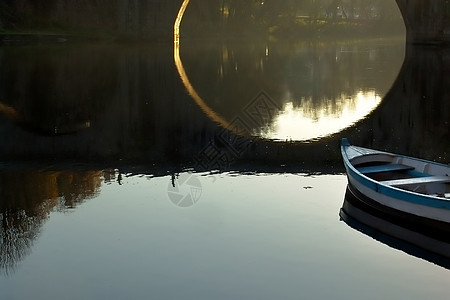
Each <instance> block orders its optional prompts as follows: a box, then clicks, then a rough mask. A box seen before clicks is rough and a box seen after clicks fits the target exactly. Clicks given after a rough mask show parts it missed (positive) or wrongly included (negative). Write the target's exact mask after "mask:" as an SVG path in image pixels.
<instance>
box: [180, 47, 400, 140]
mask: <svg viewBox="0 0 450 300" xmlns="http://www.w3.org/2000/svg"><path fill="white" fill-rule="evenodd" d="M268 49H269V50H268ZM182 50H183V51H182ZM403 58H404V45H403V44H401V43H396V42H395V43H391V44H390V45H389V46H386V44H384V43H373V44H370V45H367V44H366V43H359V42H356V41H355V42H354V43H353V44H337V43H334V42H333V43H331V42H330V43H320V44H314V43H313V44H308V43H306V44H305V43H302V44H299V45H295V46H286V45H285V44H283V43H282V42H277V43H268V42H264V43H258V42H255V43H251V42H244V43H239V44H236V43H231V42H230V43H228V42H223V44H221V45H211V44H210V43H208V44H204V45H201V46H199V45H198V44H197V45H193V44H190V43H189V40H187V41H183V47H182V46H181V43H180V44H176V47H175V64H176V66H177V69H178V72H179V75H180V77H181V78H182V81H183V83H184V85H185V87H186V89H187V90H188V92H189V93H190V95H191V97H192V98H193V99H194V101H195V102H196V103H197V104H198V105H199V106H200V107H201V108H202V109H203V111H204V112H205V113H206V114H207V115H208V116H209V117H210V118H211V119H213V120H214V121H216V122H217V123H219V124H220V125H222V126H224V127H226V128H227V127H228V126H229V124H230V123H232V121H233V120H234V119H235V118H236V117H238V116H241V115H242V113H243V112H244V111H245V110H246V108H247V107H248V105H249V103H251V101H252V99H254V98H255V95H258V94H259V93H261V91H264V92H265V93H266V95H268V96H269V97H270V100H271V102H273V104H274V106H276V107H279V108H281V109H280V111H279V112H278V113H277V114H274V115H273V116H271V119H270V120H267V122H266V123H264V124H261V123H259V124H254V123H253V124H250V123H248V124H246V125H247V127H249V133H250V134H252V135H254V136H258V137H262V138H266V139H277V140H286V139H287V140H297V141H298V140H300V141H305V140H312V139H318V138H322V137H326V136H329V135H331V134H334V133H336V132H339V131H340V130H342V129H344V128H346V127H349V126H351V125H352V124H354V123H356V122H357V121H359V120H361V119H363V118H364V117H366V116H367V115H368V114H369V113H371V112H372V111H373V110H374V109H375V108H376V107H377V106H378V105H379V104H380V103H381V100H382V98H383V97H384V95H385V94H386V93H387V92H388V90H389V88H390V86H391V85H392V83H393V82H394V80H395V78H396V77H397V75H398V72H399V70H400V68H401V65H402V62H403Z"/></svg>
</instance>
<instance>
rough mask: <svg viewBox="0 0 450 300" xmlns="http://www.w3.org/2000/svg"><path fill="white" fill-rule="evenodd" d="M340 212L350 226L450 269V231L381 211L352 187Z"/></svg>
mask: <svg viewBox="0 0 450 300" xmlns="http://www.w3.org/2000/svg"><path fill="white" fill-rule="evenodd" d="M339 216H340V219H341V221H343V222H344V223H346V224H347V225H348V226H350V227H351V228H353V229H355V230H357V231H359V232H361V233H362V234H365V235H367V236H369V237H371V238H373V239H374V240H377V241H379V242H381V243H383V244H385V245H387V246H389V247H391V248H394V249H397V250H400V251H403V252H405V253H407V254H409V255H413V256H415V257H418V258H421V259H424V260H426V261H429V262H432V263H434V264H437V265H439V266H441V267H444V268H446V269H450V236H448V235H440V236H439V235H437V234H431V235H430V234H429V232H427V231H425V230H424V228H423V227H419V226H414V224H412V223H408V222H402V221H399V220H398V219H397V218H393V217H389V216H387V215H384V214H381V213H379V212H378V211H376V210H374V209H372V208H371V207H370V206H368V205H366V204H365V203H364V201H361V200H360V199H359V198H356V197H355V196H354V195H353V193H352V192H350V190H349V189H347V191H346V193H345V198H344V203H343V204H342V208H341V210H340V212H339ZM433 233H435V232H434V231H433Z"/></svg>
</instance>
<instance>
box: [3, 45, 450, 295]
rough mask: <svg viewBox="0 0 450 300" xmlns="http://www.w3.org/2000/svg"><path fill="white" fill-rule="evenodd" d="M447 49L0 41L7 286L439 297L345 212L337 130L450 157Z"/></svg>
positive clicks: (440, 283)
mask: <svg viewBox="0 0 450 300" xmlns="http://www.w3.org/2000/svg"><path fill="white" fill-rule="evenodd" d="M449 61H450V59H448V53H447V51H445V50H442V49H430V48H422V47H405V46H404V43H403V41H402V40H400V41H396V40H367V41H346V42H336V41H307V42H300V43H283V42H273V41H271V42H265V41H264V42H246V43H227V42H223V41H222V42H220V43H213V44H211V43H208V44H201V45H199V44H195V45H194V44H189V43H188V44H186V43H183V42H181V43H180V44H179V47H174V46H173V45H159V46H155V45H153V46H149V45H132V46H130V45H109V44H107V45H105V44H71V43H66V44H56V45H54V44H42V45H9V46H2V47H0V140H1V143H0V155H1V156H0V197H1V198H0V220H1V231H0V238H1V245H0V255H1V256H0V298H1V299H29V298H33V299H56V298H63V299H83V298H84V299H123V298H127V299H143V298H154V299H175V298H184V299H278V298H281V299H298V298H315V299H316V298H317V299H330V298H333V299H361V298H365V299H380V298H382V299H423V298H429V299H447V297H448V292H450V288H449V286H450V276H448V274H449V273H448V269H446V268H445V267H443V266H442V265H443V264H441V265H440V264H439V261H435V262H434V263H431V262H429V261H427V260H425V259H422V258H419V257H418V256H416V255H414V254H413V253H411V254H407V253H406V252H405V251H402V250H400V249H397V248H395V247H392V245H391V246H389V245H387V244H385V243H383V242H380V241H378V240H377V239H375V238H373V237H370V236H368V235H366V234H363V233H361V232H360V231H358V230H355V229H354V228H352V227H350V226H348V225H347V224H346V223H345V222H343V221H341V220H340V218H339V210H340V208H341V206H342V204H343V202H344V196H345V191H346V185H347V181H346V177H345V175H344V174H343V171H344V170H343V167H342V163H341V158H340V154H339V149H338V144H339V140H340V138H341V137H344V136H345V137H349V138H350V140H351V141H352V142H354V143H355V144H360V145H362V146H370V147H375V148H378V149H385V150H388V151H395V152H400V153H404V154H409V155H415V156H419V157H423V158H427V159H432V160H436V161H440V162H443V163H449V162H450V157H449V155H448V149H449V146H450V145H449V143H450V142H449V141H450V135H449V130H448V128H449V117H448V116H449V114H448V111H449V104H448V101H444V99H448V96H449V95H448V89H447V86H448V84H449V82H447V81H448V76H445V75H446V70H448V67H450V66H447V64H448V62H449Z"/></svg>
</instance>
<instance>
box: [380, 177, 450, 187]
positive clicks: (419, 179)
mask: <svg viewBox="0 0 450 300" xmlns="http://www.w3.org/2000/svg"><path fill="white" fill-rule="evenodd" d="M439 182H442V183H445V182H450V176H426V177H415V178H406V179H394V180H386V181H380V183H382V184H386V185H390V186H402V185H411V184H424V183H439Z"/></svg>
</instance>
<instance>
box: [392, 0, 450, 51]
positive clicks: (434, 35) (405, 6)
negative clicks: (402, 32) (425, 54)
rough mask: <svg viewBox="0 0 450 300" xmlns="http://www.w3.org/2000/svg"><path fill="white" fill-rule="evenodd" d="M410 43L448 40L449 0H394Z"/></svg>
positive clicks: (449, 39) (449, 32) (449, 35)
mask: <svg viewBox="0 0 450 300" xmlns="http://www.w3.org/2000/svg"><path fill="white" fill-rule="evenodd" d="M396 2H397V4H398V6H399V8H400V11H401V13H402V16H403V20H404V22H405V26H406V32H407V33H406V35H407V37H406V40H407V42H408V43H410V44H443V43H449V42H450V1H449V0H396Z"/></svg>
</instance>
